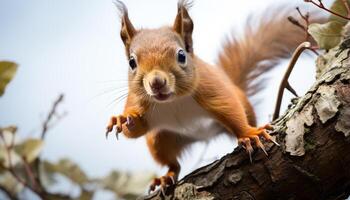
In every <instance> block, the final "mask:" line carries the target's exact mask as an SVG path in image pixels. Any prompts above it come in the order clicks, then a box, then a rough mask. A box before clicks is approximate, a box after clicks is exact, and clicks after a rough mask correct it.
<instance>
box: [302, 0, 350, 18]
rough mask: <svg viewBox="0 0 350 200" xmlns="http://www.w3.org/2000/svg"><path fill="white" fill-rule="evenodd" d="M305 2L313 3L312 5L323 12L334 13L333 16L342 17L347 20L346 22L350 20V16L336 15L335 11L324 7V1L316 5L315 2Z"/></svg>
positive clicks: (309, 0)
mask: <svg viewBox="0 0 350 200" xmlns="http://www.w3.org/2000/svg"><path fill="white" fill-rule="evenodd" d="M304 1H305V2H308V3H312V4H314V5H315V6H317V7H319V8H321V9H322V10H325V11H327V12H329V13H332V14H333V15H335V16H338V17H341V18H343V19H346V20H350V17H348V16H343V15H341V14H339V13H336V12H334V11H332V10H330V9H328V8H326V7H325V6H324V5H323V3H322V1H320V0H318V3H316V2H315V1H313V0H304Z"/></svg>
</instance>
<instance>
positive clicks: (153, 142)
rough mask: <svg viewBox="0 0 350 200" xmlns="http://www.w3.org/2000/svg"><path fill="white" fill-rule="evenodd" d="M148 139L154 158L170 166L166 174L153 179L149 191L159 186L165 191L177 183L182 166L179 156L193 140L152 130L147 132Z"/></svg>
mask: <svg viewBox="0 0 350 200" xmlns="http://www.w3.org/2000/svg"><path fill="white" fill-rule="evenodd" d="M146 141H147V145H148V149H149V151H150V153H151V155H152V157H153V158H154V160H155V161H157V162H158V163H159V164H161V165H163V166H168V168H169V170H168V172H167V173H166V174H165V175H164V176H161V177H159V178H155V179H154V180H153V182H152V183H151V185H150V188H149V192H152V191H154V190H155V189H156V188H157V187H158V186H159V187H160V189H161V191H162V193H165V190H166V188H167V187H168V186H170V185H173V184H175V183H176V181H177V179H178V176H179V173H180V169H181V167H180V164H179V162H178V160H177V158H178V157H180V155H181V153H182V151H183V150H184V149H185V147H186V146H187V145H188V144H190V143H192V141H191V139H189V138H186V137H181V136H179V135H177V134H175V133H171V132H169V131H151V132H149V133H147V135H146Z"/></svg>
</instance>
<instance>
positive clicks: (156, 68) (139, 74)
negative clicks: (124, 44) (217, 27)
mask: <svg viewBox="0 0 350 200" xmlns="http://www.w3.org/2000/svg"><path fill="white" fill-rule="evenodd" d="M185 48H186V47H185V44H184V42H183V41H182V39H181V37H180V36H179V35H178V34H177V33H176V32H175V31H173V30H172V29H171V28H168V27H164V28H160V29H152V30H150V29H145V30H141V31H139V32H138V33H137V34H136V35H135V37H134V38H133V40H132V41H131V43H130V48H129V65H130V67H129V83H130V84H129V87H130V89H131V91H132V92H134V91H137V93H138V94H139V95H140V96H141V97H142V96H143V97H144V96H146V97H147V99H148V100H150V101H155V102H169V101H171V100H174V99H176V97H180V96H184V95H188V94H191V92H192V91H193V89H194V86H195V85H196V84H195V83H196V70H195V67H194V66H193V63H192V59H193V58H192V56H193V54H191V53H189V52H186V50H185Z"/></svg>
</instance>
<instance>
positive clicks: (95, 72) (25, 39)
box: [0, 0, 315, 176]
mask: <svg viewBox="0 0 350 200" xmlns="http://www.w3.org/2000/svg"><path fill="white" fill-rule="evenodd" d="M124 2H125V4H126V5H127V7H128V8H129V14H130V19H131V21H132V22H133V24H134V26H135V27H157V26H161V25H167V24H172V23H173V20H174V17H175V14H176V4H177V1H176V0H167V1H165V0H147V1H136V0H125V1H124ZM283 2H284V3H288V2H291V1H290V0H278V1H277V0H265V1H237V0H231V1H228V0H226V1H225V0H217V1H212V0H197V1H195V3H194V6H193V8H192V9H191V10H190V15H191V17H192V19H193V21H194V24H195V29H194V34H193V39H194V50H195V53H196V54H197V55H199V56H200V57H201V58H202V59H204V60H205V61H207V62H210V63H214V62H215V60H216V56H217V53H218V50H219V49H220V47H221V44H222V42H223V39H224V38H225V36H227V35H228V34H230V32H231V31H232V30H240V29H241V28H242V27H243V25H244V23H245V19H246V17H247V16H248V14H249V13H256V12H258V11H262V10H264V8H265V7H266V6H268V5H271V4H278V3H283ZM295 2H297V1H295ZM300 3H303V1H302V0H300ZM119 30H120V23H119V18H118V14H117V9H116V8H115V6H114V4H113V3H112V0H98V1H97V0H60V1H53V0H47V1H41V0H26V1H23V0H0V34H1V35H0V46H1V48H0V60H12V61H15V62H17V63H18V64H19V70H18V73H17V75H16V77H15V79H14V80H13V82H11V84H10V85H9V87H8V88H7V90H6V93H5V95H4V96H3V97H1V98H0V126H7V125H11V124H15V125H18V126H19V134H20V135H21V136H22V137H33V136H38V134H39V131H40V125H41V123H42V121H43V120H44V118H45V116H46V114H47V112H48V110H49V109H50V107H51V104H52V102H53V101H54V100H55V99H56V97H57V96H58V94H59V93H61V92H63V93H64V94H65V100H64V103H63V104H62V105H61V106H60V109H59V110H60V111H67V112H68V116H67V117H65V118H64V119H62V120H61V121H60V122H59V123H57V124H56V125H55V127H54V128H53V129H52V130H51V131H50V132H49V134H48V137H47V140H46V144H45V148H44V152H43V157H44V158H46V159H49V160H52V161H55V160H58V159H59V158H62V157H68V158H71V159H72V160H73V161H75V162H77V163H79V164H81V166H82V168H83V169H84V170H86V171H87V173H88V174H89V175H92V176H101V175H105V174H107V173H108V172H109V171H110V170H112V169H119V170H149V171H155V172H157V173H158V174H159V175H162V174H163V173H164V172H165V171H166V168H161V167H159V166H158V165H157V164H156V163H155V162H154V161H153V159H152V158H151V157H150V154H149V153H148V150H147V147H146V145H145V139H144V138H140V139H136V140H132V139H126V138H125V137H123V136H121V137H120V139H119V141H116V140H115V137H114V136H113V135H110V137H109V139H108V140H106V139H105V136H104V132H105V127H106V124H107V121H108V119H109V117H110V116H111V115H113V114H118V113H121V112H122V108H123V104H124V101H122V102H120V103H118V104H116V103H112V104H111V102H112V101H113V100H114V99H115V98H117V96H118V95H121V94H122V92H119V93H118V92H116V91H120V90H122V89H123V88H125V87H126V83H127V82H126V80H127V69H128V65H127V61H126V58H125V55H124V47H123V45H122V42H121V39H120V37H119ZM304 57H305V58H306V59H305V60H303V61H302V62H303V63H304V64H303V65H300V64H297V66H296V69H295V71H294V72H293V74H292V78H291V81H290V82H291V84H292V85H293V86H294V87H295V89H296V90H297V92H298V93H299V94H303V92H305V91H306V90H307V89H308V88H309V87H310V86H311V84H312V83H313V81H314V78H313V77H314V70H315V67H314V58H315V57H313V56H304ZM286 65H287V63H283V64H282V65H281V66H279V67H278V68H279V69H277V70H275V71H274V72H273V73H271V74H269V77H271V80H270V81H269V82H268V83H267V84H268V86H269V87H268V88H267V89H266V90H265V91H264V93H263V95H262V96H261V98H262V103H261V104H260V105H259V106H258V107H257V116H258V119H259V123H260V124H263V123H266V122H268V120H269V115H271V114H272V112H273V108H274V104H275V99H276V94H277V88H278V85H279V82H280V81H281V77H282V74H283V72H284V70H285V68H286ZM113 90H114V92H113ZM286 94H287V95H285V99H286V101H285V102H284V105H283V106H284V107H283V109H285V108H286V105H287V104H288V102H289V100H288V99H289V98H290V97H292V96H291V95H289V94H288V92H286ZM235 145H236V141H230V139H228V138H221V139H216V140H215V141H213V142H212V143H210V145H209V148H208V150H207V151H206V153H205V156H204V159H205V160H206V162H202V165H203V164H205V163H208V162H211V161H213V158H215V157H220V156H222V155H225V154H227V153H229V152H231V151H232V150H233V149H234V147H235ZM204 147H205V145H204V144H197V145H195V146H194V148H192V150H191V151H190V152H189V153H187V154H186V155H185V157H184V159H183V160H182V161H181V164H182V165H183V168H182V173H181V176H183V175H185V174H187V173H189V172H190V171H192V170H193V169H194V168H196V167H198V166H194V165H195V163H196V162H197V161H198V159H199V156H200V154H201V152H202V151H203V149H204Z"/></svg>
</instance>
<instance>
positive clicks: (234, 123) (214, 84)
mask: <svg viewBox="0 0 350 200" xmlns="http://www.w3.org/2000/svg"><path fill="white" fill-rule="evenodd" d="M198 69H199V70H198V71H199V72H198V73H199V77H200V80H199V84H198V87H197V88H196V92H195V93H194V98H195V99H196V101H197V102H198V103H199V104H200V105H201V106H202V107H203V108H204V109H206V110H207V111H208V112H209V113H211V114H213V115H214V117H215V118H216V119H217V120H218V122H220V123H221V124H222V125H223V126H224V127H225V128H226V129H227V130H228V132H229V133H230V134H235V135H236V136H237V138H238V142H239V143H241V144H243V145H244V147H245V148H246V150H247V151H248V153H249V155H251V153H252V151H253V148H252V146H251V140H253V141H254V142H255V144H256V145H257V146H258V147H260V148H261V149H262V150H263V151H264V152H265V153H266V151H265V148H264V145H263V144H262V143H261V141H260V139H259V136H263V137H265V138H266V139H267V140H271V141H273V140H272V138H271V136H270V135H269V134H268V133H267V131H266V130H267V129H271V126H268V125H267V126H264V127H261V128H257V127H253V125H254V122H255V120H253V119H252V120H249V121H248V115H247V114H250V113H249V112H251V111H250V110H249V108H246V104H247V103H249V102H242V100H244V99H245V98H242V97H241V96H240V95H242V92H241V91H239V88H237V87H236V86H235V85H234V84H233V83H232V82H231V81H229V80H228V81H225V80H226V79H225V77H224V75H222V74H220V73H219V72H218V71H214V70H212V69H210V68H209V67H206V66H201V67H199V68H198Z"/></svg>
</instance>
